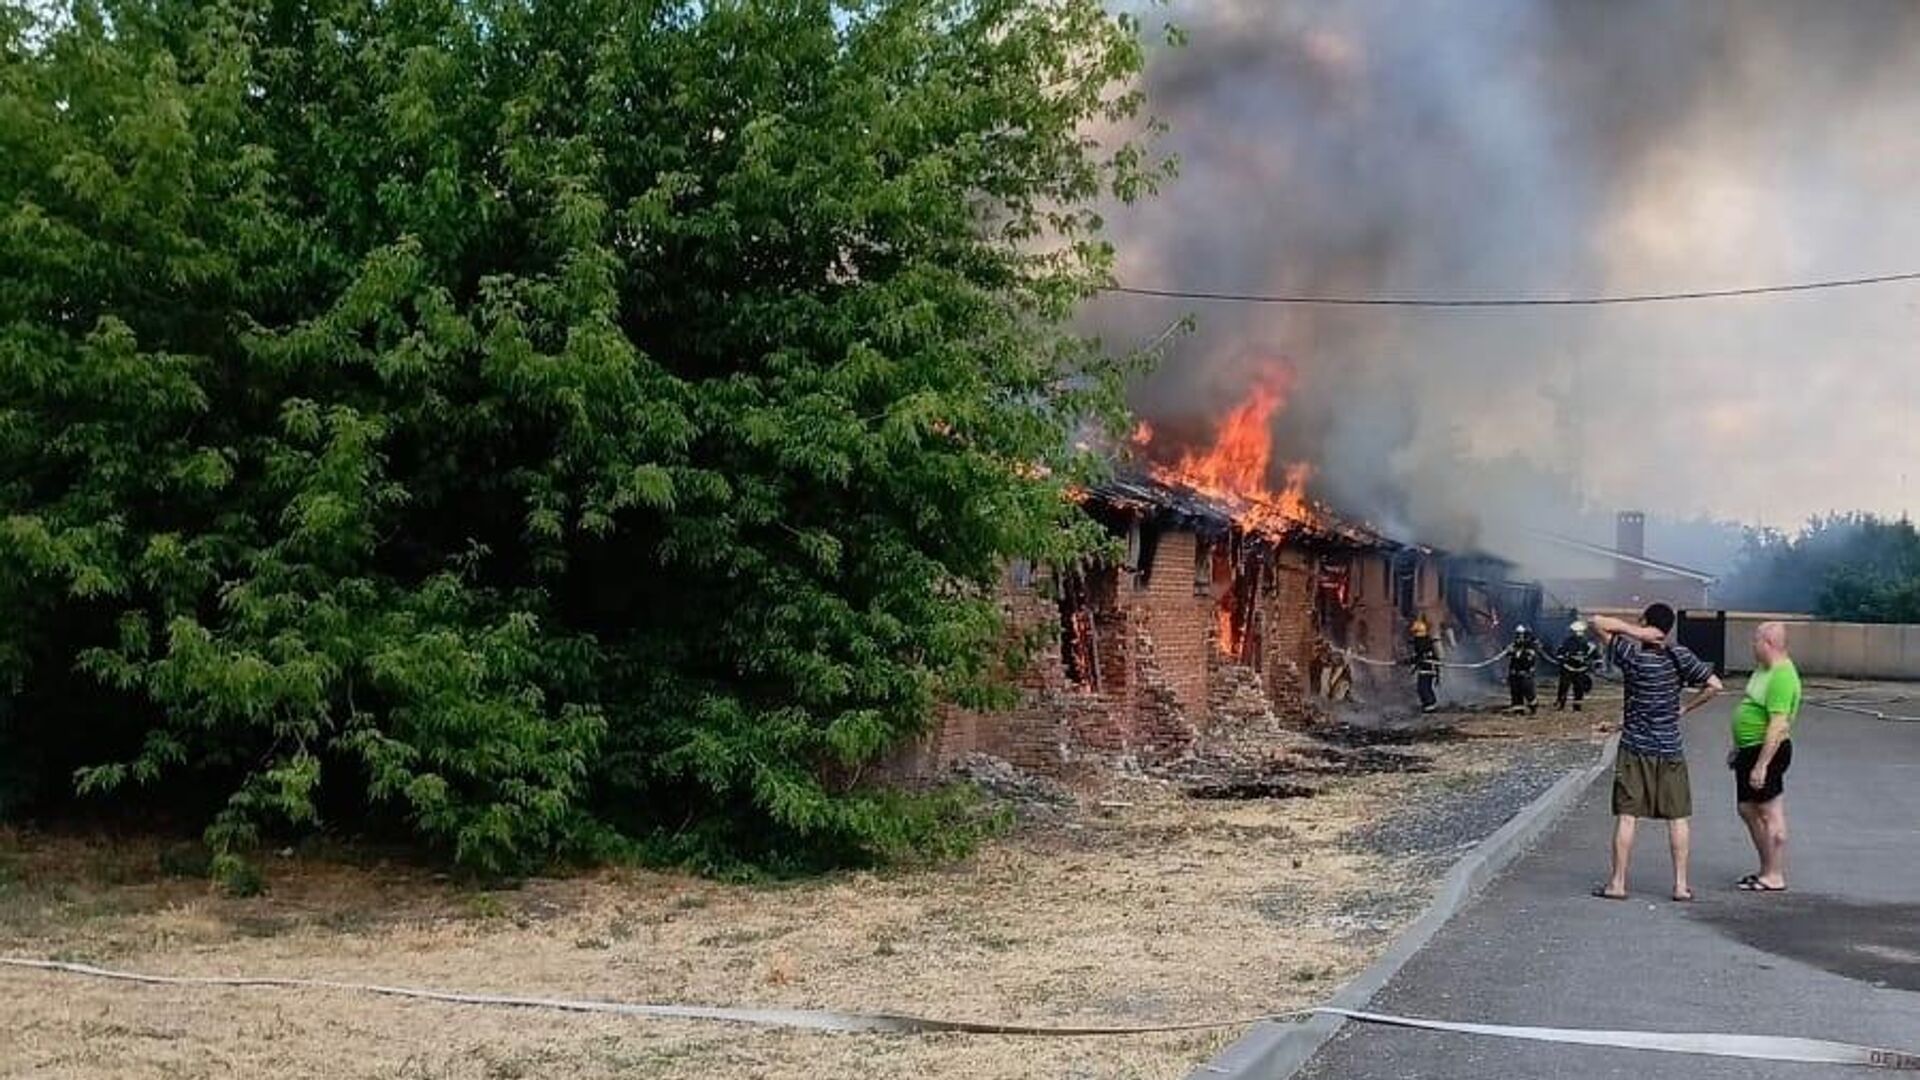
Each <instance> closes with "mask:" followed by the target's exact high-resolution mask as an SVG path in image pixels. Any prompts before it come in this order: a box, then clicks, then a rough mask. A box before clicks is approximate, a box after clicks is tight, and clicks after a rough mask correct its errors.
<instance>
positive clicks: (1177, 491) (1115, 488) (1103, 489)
mask: <svg viewBox="0 0 1920 1080" xmlns="http://www.w3.org/2000/svg"><path fill="white" fill-rule="evenodd" d="M1084 499H1085V501H1086V502H1087V503H1090V504H1093V505H1097V506H1106V507H1110V508H1112V509H1115V510H1122V511H1128V512H1131V513H1134V514H1139V515H1141V516H1146V517H1151V518H1156V519H1159V520H1161V521H1170V522H1172V523H1175V524H1177V525H1179V526H1181V527H1184V528H1188V529H1191V530H1193V531H1195V532H1198V533H1201V534H1203V535H1219V534H1224V533H1230V532H1235V531H1237V532H1240V533H1242V534H1244V535H1246V536H1248V537H1250V538H1252V539H1255V540H1261V541H1265V542H1267V543H1270V544H1273V545H1274V546H1282V545H1289V544H1291V545H1297V546H1301V547H1320V548H1341V549H1346V550H1367V551H1384V550H1394V549H1398V548H1401V547H1405V546H1408V545H1404V544H1400V543H1398V542H1396V541H1393V540H1390V539H1388V538H1387V537H1385V536H1383V535H1381V534H1380V533H1379V532H1378V531H1376V530H1374V529H1373V528H1371V527H1369V526H1366V525H1363V524H1360V523H1358V522H1355V521H1350V520H1348V519H1346V518H1343V517H1341V516H1340V515H1338V514H1336V513H1334V512H1333V511H1332V510H1330V509H1328V508H1327V507H1326V506H1325V505H1323V504H1321V503H1318V502H1311V501H1310V502H1307V503H1306V504H1304V505H1303V506H1299V507H1293V508H1282V507H1280V506H1279V505H1277V504H1273V503H1266V502H1262V501H1259V500H1254V499H1240V498H1235V497H1232V496H1228V495H1221V494H1215V493H1211V492H1203V491H1200V490H1198V489H1196V488H1193V487H1190V486H1188V485H1186V484H1181V483H1177V482H1174V481H1169V480H1163V479H1160V478H1157V477H1153V476H1148V475H1145V474H1142V473H1135V472H1122V473H1120V474H1118V475H1116V476H1114V477H1113V478H1112V479H1111V480H1108V481H1107V482H1106V483H1103V484H1099V485H1097V486H1095V487H1094V488H1092V489H1091V490H1090V491H1088V492H1086V494H1085V496H1084Z"/></svg>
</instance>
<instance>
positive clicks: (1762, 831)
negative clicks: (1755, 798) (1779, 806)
mask: <svg viewBox="0 0 1920 1080" xmlns="http://www.w3.org/2000/svg"><path fill="white" fill-rule="evenodd" d="M1739 809H1740V820H1741V821H1743V822H1745V823H1746V826H1747V835H1749V836H1751V837H1753V853H1754V854H1755V855H1756V856H1758V857H1759V859H1760V873H1761V874H1765V873H1766V872H1767V853H1768V851H1769V850H1771V849H1772V847H1773V840H1772V838H1771V837H1770V836H1769V835H1768V830H1767V821H1766V817H1765V816H1764V814H1763V809H1764V808H1763V807H1761V806H1760V804H1758V803H1745V802H1743V803H1741V804H1740V806H1739Z"/></svg>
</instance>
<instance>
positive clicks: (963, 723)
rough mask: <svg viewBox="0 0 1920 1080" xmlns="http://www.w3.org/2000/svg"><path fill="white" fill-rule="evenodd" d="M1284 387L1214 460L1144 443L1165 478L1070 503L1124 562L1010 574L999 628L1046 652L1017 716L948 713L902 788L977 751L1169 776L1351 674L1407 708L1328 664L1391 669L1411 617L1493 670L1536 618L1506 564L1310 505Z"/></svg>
mask: <svg viewBox="0 0 1920 1080" xmlns="http://www.w3.org/2000/svg"><path fill="white" fill-rule="evenodd" d="M1284 389H1285V380H1284V379H1274V380H1270V381H1268V382H1266V383H1263V384H1260V385H1256V386H1255V387H1254V388H1253V389H1252V391H1251V392H1250V393H1249V395H1248V396H1247V398H1246V399H1245V400H1244V401H1243V402H1241V403H1240V404H1239V405H1238V406H1237V407H1235V408H1234V409H1233V410H1231V411H1230V412H1229V413H1227V414H1226V415H1225V416H1224V417H1223V418H1222V420H1221V422H1220V424H1219V425H1218V428H1217V430H1216V431H1215V434H1214V438H1213V442H1212V444H1211V445H1210V446H1207V447H1203V448H1191V449H1187V450H1186V451H1184V452H1181V453H1178V454H1174V453H1168V452H1156V451H1161V450H1162V448H1161V447H1158V446H1156V445H1154V442H1153V440H1154V435H1153V432H1152V430H1151V429H1150V428H1148V427H1147V426H1146V425H1142V427H1141V430H1140V431H1139V432H1138V433H1137V434H1136V435H1135V438H1134V440H1133V442H1134V448H1135V451H1136V454H1135V457H1136V459H1145V460H1146V461H1157V462H1158V463H1157V464H1140V463H1139V461H1138V460H1136V461H1135V463H1133V464H1132V465H1130V466H1129V467H1128V468H1127V469H1126V470H1123V472H1122V473H1121V475H1120V477H1119V478H1117V479H1115V480H1113V481H1111V482H1109V483H1106V484H1103V485H1101V486H1100V487H1097V488H1094V489H1093V490H1090V491H1086V492H1083V493H1081V496H1080V499H1081V504H1082V506H1083V508H1084V509H1085V510H1086V512H1087V513H1088V515H1090V516H1091V517H1093V518H1094V519H1095V520H1097V521H1099V522H1100V523H1102V524H1103V525H1105V526H1106V528H1107V529H1108V530H1109V531H1110V532H1111V533H1112V534H1113V536H1114V538H1115V540H1116V541H1117V542H1118V543H1117V544H1116V546H1122V545H1123V547H1124V555H1123V556H1122V557H1120V558H1118V559H1116V560H1110V561H1104V562H1100V563H1096V564H1092V565H1085V566H1081V567H1078V568H1072V569H1058V570H1054V571H1051V572H1040V571H1036V570H1035V569H1033V568H1030V567H1026V566H1015V567H1012V568H1010V569H1009V572H1008V574H1007V575H1006V578H1005V580H1004V581H1003V584H1002V589H1003V593H1002V603H1003V606H1004V608H1005V611H1006V614H1007V621H1008V624H1009V626H1010V628H1011V630H1012V631H1013V632H1014V633H1016V634H1018V635H1020V637H1021V638H1022V639H1023V640H1027V641H1036V640H1037V641H1040V642H1042V643H1043V644H1042V646H1041V647H1039V648H1037V649H1036V650H1035V651H1034V653H1033V655H1032V658H1031V661H1030V662H1029V663H1028V664H1027V665H1026V666H1025V667H1024V668H1023V669H1022V670H1021V671H1020V672H1019V674H1018V686H1019V690H1020V699H1019V702H1018V704H1017V705H1015V706H1014V707H1013V708H1011V709H1008V710H1005V711H1000V712H993V713H977V712H970V711H966V710H962V709H958V708H949V709H946V710H944V711H943V713H942V715H941V717H940V721H939V723H938V724H937V725H936V729H935V730H934V731H932V732H930V733H929V734H928V735H927V736H926V737H924V738H923V739H922V740H920V741H919V743H918V744H916V745H914V746H913V747H911V748H909V750H908V752H907V753H906V754H904V755H903V759H902V760H901V761H900V762H898V763H897V764H898V765H899V766H900V768H901V771H903V772H905V773H906V774H909V775H923V776H924V775H931V774H934V773H937V772H939V771H941V770H942V769H944V768H945V767H946V766H948V765H950V764H952V763H954V762H956V761H958V760H960V759H962V758H964V757H966V756H967V755H969V754H973V753H985V754H991V755H993V756H996V757H1000V758H1004V759H1006V760H1008V761H1010V762H1012V763H1013V764H1015V765H1017V766H1020V767H1022V768H1025V769H1029V770H1033V771H1036V772H1042V773H1060V772H1063V771H1066V770H1068V769H1069V768H1070V767H1072V766H1073V765H1075V764H1076V763H1080V762H1088V761H1101V760H1114V759H1123V758H1130V759H1133V760H1147V761H1153V760H1168V759H1173V758H1178V757H1181V756H1183V755H1185V754H1187V753H1188V752H1190V751H1192V750H1193V749H1194V748H1195V746H1196V744H1198V743H1200V742H1202V741H1204V740H1206V739H1208V738H1209V737H1210V736H1214V735H1227V734H1232V733H1234V732H1238V733H1239V734H1241V735H1244V734H1246V733H1247V731H1248V730H1249V729H1257V728H1260V727H1262V726H1266V727H1272V726H1279V725H1289V724H1295V725H1297V724H1302V723H1304V722H1306V721H1307V720H1308V719H1309V718H1310V717H1311V715H1312V712H1313V709H1314V705H1313V704H1312V701H1313V699H1314V698H1315V697H1317V696H1319V695H1320V694H1321V693H1323V692H1324V691H1325V690H1326V689H1329V688H1330V686H1329V684H1331V683H1333V682H1334V681H1336V676H1337V675H1338V674H1339V673H1341V672H1343V671H1344V672H1347V673H1350V675H1351V678H1352V680H1353V682H1354V684H1355V690H1356V691H1357V693H1358V694H1359V695H1360V696H1363V697H1369V698H1373V699H1375V700H1380V699H1381V698H1383V697H1385V696H1387V695H1405V694H1408V693H1410V684H1409V683H1408V680H1407V679H1406V678H1405V677H1404V676H1403V675H1402V674H1401V673H1400V672H1397V671H1395V670H1393V669H1392V668H1383V667H1382V666H1379V665H1378V664H1377V663H1376V664H1354V665H1347V664H1344V663H1341V662H1340V657H1341V654H1342V653H1343V652H1346V651H1351V652H1353V653H1355V654H1358V655H1359V656H1362V657H1366V658H1370V659H1372V660H1375V661H1384V660H1393V659H1397V658H1398V656H1399V653H1400V650H1401V643H1402V642H1403V640H1404V638H1405V635H1406V631H1407V627H1408V625H1409V624H1410V623H1411V622H1412V621H1413V619H1415V618H1416V617H1418V618H1422V619H1425V620H1426V621H1427V623H1428V624H1429V625H1430V626H1432V627H1434V629H1435V630H1436V632H1438V633H1439V634H1441V636H1442V638H1443V640H1444V641H1448V642H1450V643H1455V644H1458V643H1460V641H1461V636H1462V635H1469V636H1471V635H1478V636H1479V637H1481V638H1482V639H1483V641H1484V642H1485V643H1487V645H1488V646H1489V647H1485V648H1483V651H1484V652H1486V653H1491V652H1493V651H1497V649H1498V647H1499V646H1500V645H1502V644H1504V641H1503V640H1502V639H1500V634H1501V632H1502V631H1503V629H1505V628H1507V626H1508V625H1510V623H1511V622H1512V621H1515V619H1516V615H1515V612H1516V611H1532V612H1537V611H1538V607H1539V590H1538V588H1537V587H1531V588H1530V587H1525V586H1519V587H1516V586H1513V585H1512V584H1511V583H1508V582H1507V581H1506V580H1505V569H1506V564H1503V563H1500V562H1499V561H1498V560H1493V559H1491V558H1490V557H1484V556H1482V557H1468V558H1464V559H1450V558H1449V557H1448V556H1446V555H1445V554H1443V553H1441V552H1438V551H1435V550H1433V549H1431V548H1426V547H1421V546H1417V545H1411V544H1407V543H1402V542H1396V541H1394V540H1392V539H1389V538H1387V537H1385V536H1383V535H1381V534H1380V533H1378V532H1376V531H1375V530H1373V529H1371V528H1369V527H1367V526H1364V525H1360V524H1357V523H1355V522H1351V521H1348V520H1345V519H1343V518H1341V517H1340V516H1339V515H1337V514H1335V513H1333V512H1332V511H1331V510H1329V509H1328V508H1326V507H1325V506H1322V505H1320V504H1318V503H1316V502H1314V501H1313V500H1312V499H1310V498H1309V497H1308V495H1307V492H1306V485H1307V482H1308V480H1309V478H1310V476H1311V469H1309V468H1307V467H1305V466H1302V465H1291V466H1285V467H1283V468H1281V469H1277V470H1276V469H1272V468H1271V467H1270V466H1271V465H1272V461H1271V451H1272V444H1271V434H1272V433H1271V426H1270V425H1271V421H1272V418H1273V415H1274V413H1275V411H1276V410H1277V409H1278V408H1279V407H1280V405H1281V404H1282V403H1283V401H1284ZM1276 473H1277V474H1279V475H1282V476H1284V482H1283V484H1282V485H1281V486H1280V487H1279V488H1277V489H1275V488H1273V487H1270V486H1269V483H1268V480H1269V477H1270V476H1271V475H1274V474H1276ZM1516 605H1517V606H1516ZM1529 605H1530V607H1529ZM1526 617H1530V616H1526Z"/></svg>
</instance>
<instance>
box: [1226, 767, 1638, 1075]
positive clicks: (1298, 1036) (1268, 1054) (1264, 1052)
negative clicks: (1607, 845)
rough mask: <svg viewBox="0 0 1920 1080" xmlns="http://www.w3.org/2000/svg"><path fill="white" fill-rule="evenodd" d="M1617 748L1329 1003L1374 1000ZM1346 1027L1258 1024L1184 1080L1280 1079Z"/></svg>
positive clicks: (1331, 1022)
mask: <svg viewBox="0 0 1920 1080" xmlns="http://www.w3.org/2000/svg"><path fill="white" fill-rule="evenodd" d="M1619 746H1620V737H1619V736H1618V735H1615V736H1613V737H1611V738H1609V739H1608V740H1607V742H1606V745H1605V746H1604V747H1602V748H1601V751H1600V760H1599V761H1598V762H1596V763H1595V764H1593V765H1591V766H1589V767H1588V768H1586V769H1584V770H1582V771H1580V772H1577V773H1573V774H1570V775H1568V776H1564V777H1561V778H1560V780H1559V782H1557V783H1555V784H1554V785H1553V786H1552V787H1550V788H1548V789H1547V790H1546V791H1545V792H1543V793H1542V794H1541V795H1540V797H1539V798H1537V799H1535V800H1533V801H1532V802H1530V803H1528V804H1527V805H1526V806H1525V807H1523V808H1521V810H1520V812H1519V813H1517V814H1515V815H1514V816H1513V818H1512V819H1511V820H1509V821H1508V822H1507V823H1506V824H1505V825H1502V826H1501V827H1500V828H1499V829H1498V830H1497V831H1495V832H1494V834H1493V835H1492V836H1489V837H1487V838H1486V839H1485V840H1482V841H1480V843H1479V844H1478V845H1476V846H1475V847H1474V849H1473V850H1472V851H1469V852H1468V853H1467V854H1466V856H1465V857H1464V858H1462V859H1461V860H1460V861H1459V862H1458V863H1455V864H1454V867H1453V869H1452V870H1449V871H1447V876H1446V877H1445V878H1443V879H1441V882H1440V888H1439V890H1438V891H1437V892H1435V894H1434V897H1433V900H1432V902H1430V903H1429V904H1428V905H1427V909H1426V910H1425V911H1423V912H1421V914H1420V917H1419V918H1418V919H1415V920H1414V921H1413V923H1412V925H1410V926H1408V927H1407V929H1406V931H1405V932H1404V933H1402V934H1401V935H1400V936H1399V937H1398V938H1396V939H1395V940H1394V943H1393V944H1392V945H1391V946H1389V947H1388V949H1387V951H1386V952H1385V953H1384V954H1382V955H1381V957H1380V959H1378V960H1375V961H1374V962H1373V963H1372V964H1370V965H1368V966H1367V968H1366V970H1364V971H1362V972H1361V973H1360V974H1358V975H1356V976H1354V977H1353V978H1352V979H1351V980H1349V981H1348V982H1347V984H1346V985H1345V986H1342V987H1341V988H1340V990H1339V992H1338V993H1336V994H1334V995H1333V997H1332V998H1330V999H1328V1001H1327V1002H1326V1005H1327V1006H1328V1007H1329V1008H1335V1009H1353V1010H1364V1009H1365V1008H1366V1007H1367V1004H1368V1003H1369V1002H1371V1001H1372V1000H1373V995H1375V994H1377V993H1379V992H1380V990H1381V989H1382V988H1383V987H1385V986H1386V985H1387V982H1388V981H1389V980H1391V979H1392V978H1393V977H1394V976H1395V975H1396V974H1398V973H1399V971H1400V969H1401V967H1403V966H1405V964H1406V962H1407V961H1409V960H1411V959H1413V957H1414V954H1416V953H1418V952H1419V951H1420V950H1421V949H1423V948H1425V947H1426V945H1427V942H1429V941H1432V940H1433V937H1434V935H1435V934H1438V933H1439V932H1440V928H1441V927H1443V926H1445V925H1446V924H1447V922H1448V921H1449V920H1451V919H1452V918H1453V917H1454V916H1455V915H1456V914H1458V913H1459V912H1460V910H1461V909H1462V908H1464V907H1466V906H1467V904H1469V903H1471V902H1472V901H1473V899H1474V897H1476V896H1478V895H1479V894H1480V891H1481V890H1482V889H1484V888H1486V886H1487V883H1488V882H1490V881H1492V880H1493V879H1494V877H1495V876H1496V875H1498V874H1499V873H1500V871H1502V870H1505V869H1506V868H1507V866H1508V865H1509V864H1511V863H1512V862H1513V861H1514V860H1515V859H1517V858H1519V857H1520V856H1521V855H1522V854H1524V853H1525V852H1526V851H1527V849H1529V848H1531V847H1532V846H1533V842H1534V841H1535V840H1538V839H1539V838H1540V834H1542V833H1544V832H1546V831H1547V829H1548V828H1550V827H1552V826H1553V824H1554V823H1555V822H1557V821H1559V820H1560V818H1561V816H1562V815H1564V814H1565V813H1566V812H1567V811H1568V810H1569V809H1571V808H1572V807H1573V804H1574V803H1576V802H1578V801H1579V800H1580V797H1581V796H1583V795H1585V794H1586V793H1587V789H1588V788H1590V787H1592V786H1593V783H1594V781H1596V780H1598V779H1599V778H1600V777H1601V776H1602V775H1604V774H1605V773H1606V772H1607V770H1608V769H1611V768H1612V767H1613V759H1614V755H1615V754H1616V753H1617V752H1618V750H1619ZM1346 1022H1347V1021H1346V1018H1345V1017H1341V1016H1328V1015H1325V1014H1319V1015H1315V1016H1312V1017H1309V1018H1308V1019H1306V1020H1305V1021H1302V1022H1300V1023H1293V1024H1283V1023H1277V1022H1273V1021H1266V1022H1262V1023H1260V1024H1256V1025H1255V1026H1254V1027H1253V1029H1252V1030H1250V1031H1248V1032H1247V1033H1246V1034H1245V1035H1242V1036H1241V1037H1240V1038H1239V1040H1238V1041H1236V1042H1235V1043H1234V1044H1233V1045H1232V1046H1229V1047H1227V1048H1226V1049H1225V1050H1223V1051H1221V1052H1220V1054H1219V1056H1218V1057H1215V1058H1214V1059H1213V1060H1212V1061H1210V1062H1208V1063H1207V1064H1205V1065H1202V1066H1200V1067H1199V1068H1197V1069H1195V1070H1194V1071H1193V1072H1191V1073H1189V1074H1188V1080H1215V1078H1217V1077H1222V1076H1225V1077H1233V1078H1237V1080H1284V1078H1286V1077H1290V1076H1292V1075H1293V1074H1294V1073H1296V1072H1299V1071H1300V1069H1301V1067H1303V1066H1304V1065H1306V1063H1307V1062H1309V1061H1311V1060H1313V1056H1314V1055H1315V1054H1316V1053H1318V1052H1319V1051H1320V1048H1321V1047H1322V1046H1325V1045H1326V1044H1327V1042H1328V1041H1329V1040H1331V1039H1332V1038H1333V1037H1334V1036H1335V1035H1337V1034H1339V1032H1340V1029H1341V1027H1342V1026H1344V1025H1345V1024H1346Z"/></svg>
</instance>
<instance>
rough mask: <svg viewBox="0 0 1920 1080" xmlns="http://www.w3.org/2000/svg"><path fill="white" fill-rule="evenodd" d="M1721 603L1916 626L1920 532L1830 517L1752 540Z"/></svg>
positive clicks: (1900, 523)
mask: <svg viewBox="0 0 1920 1080" xmlns="http://www.w3.org/2000/svg"><path fill="white" fill-rule="evenodd" d="M1724 595H1725V598H1726V600H1727V602H1729V603H1734V604H1737V605H1740V606H1746V607H1752V608H1756V609H1759V610H1765V611H1805V612H1811V613H1813V614H1816V615H1818V616H1820V617H1821V618H1823V619H1836V620H1840V621H1843V622H1868V623H1920V531H1916V530H1915V528H1914V526H1913V523H1912V522H1911V521H1908V520H1907V519H1905V518H1901V519H1898V520H1893V519H1888V518H1881V517H1877V516H1875V515H1872V514H1837V515H1829V516H1827V517H1824V518H1815V519H1814V520H1812V521H1810V522H1808V523H1807V527H1806V528H1805V529H1804V530H1802V531H1801V532H1800V533H1799V534H1798V535H1795V536H1786V535H1783V534H1780V533H1756V534H1754V535H1753V536H1752V537H1751V538H1750V540H1749V543H1748V548H1747V552H1746V554H1745V556H1744V557H1743V559H1742V562H1741V564H1740V566H1739V568H1738V570H1737V571H1736V572H1735V573H1734V575H1733V577H1732V579H1731V580H1730V581H1729V582H1728V585H1727V588H1726V590H1725V594H1724Z"/></svg>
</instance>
